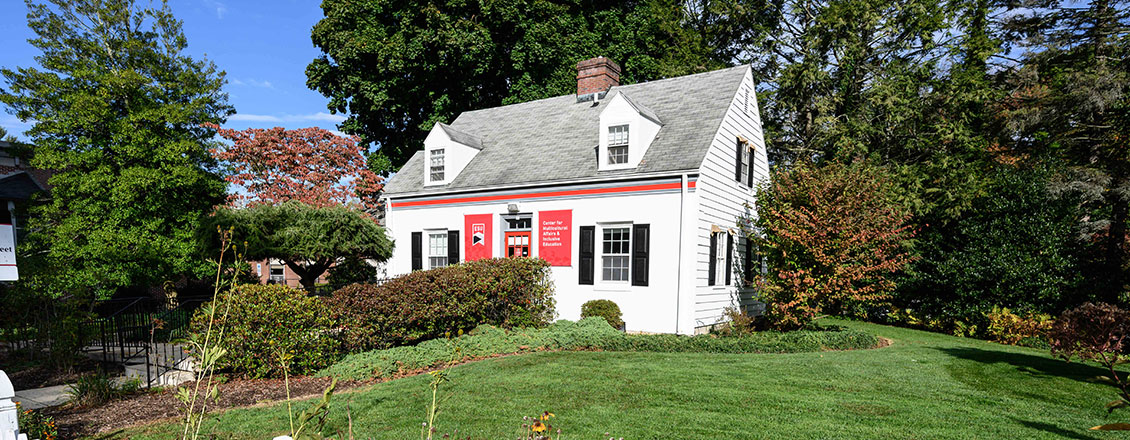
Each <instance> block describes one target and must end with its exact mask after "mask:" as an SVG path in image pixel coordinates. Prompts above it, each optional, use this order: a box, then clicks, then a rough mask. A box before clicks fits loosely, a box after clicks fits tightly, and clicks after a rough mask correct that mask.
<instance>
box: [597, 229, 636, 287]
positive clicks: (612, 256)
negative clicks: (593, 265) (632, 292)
mask: <svg viewBox="0 0 1130 440" xmlns="http://www.w3.org/2000/svg"><path fill="white" fill-rule="evenodd" d="M631 235H632V228H631V226H629V225H616V226H605V227H604V228H603V234H602V237H601V240H600V245H601V249H600V250H601V258H600V268H601V278H600V279H601V280H602V281H609V282H628V281H629V280H630V278H628V268H629V265H630V263H631V252H632V251H631V249H632V248H631Z"/></svg>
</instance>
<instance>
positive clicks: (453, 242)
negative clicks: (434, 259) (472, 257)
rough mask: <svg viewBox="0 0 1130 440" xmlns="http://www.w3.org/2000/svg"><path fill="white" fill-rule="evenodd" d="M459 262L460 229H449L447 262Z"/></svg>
mask: <svg viewBox="0 0 1130 440" xmlns="http://www.w3.org/2000/svg"><path fill="white" fill-rule="evenodd" d="M458 262H459V231H447V264H456V263H458Z"/></svg>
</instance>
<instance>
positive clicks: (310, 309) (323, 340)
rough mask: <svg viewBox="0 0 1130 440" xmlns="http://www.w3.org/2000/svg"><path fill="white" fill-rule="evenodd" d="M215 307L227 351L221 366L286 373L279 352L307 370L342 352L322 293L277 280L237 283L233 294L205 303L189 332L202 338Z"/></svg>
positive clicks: (292, 366)
mask: <svg viewBox="0 0 1130 440" xmlns="http://www.w3.org/2000/svg"><path fill="white" fill-rule="evenodd" d="M212 307H218V308H217V309H216V314H215V316H216V323H215V324H214V325H213V327H214V328H220V329H224V330H223V331H222V333H219V334H217V335H215V337H218V338H219V343H218V345H219V346H220V347H223V348H224V349H225V350H226V351H227V352H226V354H224V355H223V356H222V357H220V358H219V359H218V360H217V361H216V368H217V369H219V370H224V371H229V372H231V373H234V374H236V375H241V376H247V377H256V378H257V377H282V375H283V366H282V365H281V364H280V363H279V358H280V355H285V356H284V357H285V359H287V362H288V365H287V366H286V367H287V369H288V370H289V371H290V372H291V373H292V374H308V373H312V372H314V371H317V370H319V369H321V368H325V367H326V366H328V365H330V364H332V363H333V362H334V361H336V360H337V359H338V357H339V355H340V353H339V351H338V349H339V347H340V345H339V343H338V341H337V339H336V337H335V335H334V334H333V327H334V325H333V320H332V318H331V315H330V311H329V308H327V307H326V304H325V303H323V302H322V301H321V300H320V299H319V298H317V297H312V296H308V295H307V294H306V293H304V292H301V291H298V290H294V289H291V288H289V287H285V286H278V285H258V284H247V285H242V286H238V287H236V288H235V290H234V291H233V292H232V294H231V296H230V300H222V299H218V300H216V301H214V302H209V303H206V304H204V305H203V306H201V307H200V308H199V309H198V310H197V311H196V313H195V314H194V315H193V317H192V322H191V323H190V324H189V330H190V332H191V335H190V337H192V338H194V339H195V340H199V341H202V340H203V334H204V332H205V330H206V329H207V326H208V316H209V311H210V310H211V308H212Z"/></svg>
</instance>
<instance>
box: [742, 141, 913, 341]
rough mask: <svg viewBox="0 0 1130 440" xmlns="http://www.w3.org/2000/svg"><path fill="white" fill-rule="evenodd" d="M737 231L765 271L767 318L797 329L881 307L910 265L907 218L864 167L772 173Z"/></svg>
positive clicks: (883, 182)
mask: <svg viewBox="0 0 1130 440" xmlns="http://www.w3.org/2000/svg"><path fill="white" fill-rule="evenodd" d="M772 182H773V183H772V184H771V185H770V186H767V187H763V188H761V190H760V191H759V193H758V197H757V208H758V209H757V212H758V213H759V216H760V217H759V218H757V219H756V220H751V221H748V222H747V223H746V224H744V225H742V226H743V229H745V230H747V231H750V233H749V238H750V239H751V240H753V242H754V243H755V244H756V245H757V247H758V250H759V252H760V253H761V254H762V256H763V257H764V258H765V259H766V262H767V264H768V267H769V271H768V273H767V274H765V275H764V276H763V278H762V279H761V283H762V287H763V292H764V295H765V298H764V300H765V302H766V317H767V318H768V319H769V322H770V324H771V325H773V326H774V327H777V328H780V329H796V328H800V327H803V326H805V325H807V324H809V323H810V322H811V321H812V319H813V318H815V317H816V315H817V314H819V313H821V312H822V311H825V310H828V309H836V308H843V307H845V306H851V305H865V304H873V303H876V302H879V301H883V300H885V299H886V298H887V297H888V294H889V292H890V291H891V290H892V289H893V288H894V281H893V277H891V276H889V275H891V274H893V273H896V272H899V271H900V270H902V269H903V267H904V266H906V265H907V263H909V262H910V261H911V260H912V258H913V257H912V256H911V255H910V253H909V252H908V250H907V242H908V240H909V239H910V238H911V237H912V236H913V234H914V231H913V230H912V229H911V228H910V226H908V225H907V221H908V220H909V218H910V214H909V213H908V212H907V211H906V210H905V209H903V207H902V206H901V205H900V203H899V202H898V199H897V197H896V195H895V194H894V193H893V192H892V190H891V188H892V187H891V182H890V180H889V179H888V178H887V177H886V176H885V175H884V174H883V173H882V172H881V170H879V169H877V168H875V167H872V166H869V165H867V164H866V163H863V162H857V163H855V164H851V165H845V164H841V163H838V162H836V163H830V164H827V165H824V166H822V167H816V166H814V165H810V164H805V163H801V164H798V165H797V166H795V167H794V168H793V169H791V170H786V169H781V168H777V169H776V170H775V171H774V172H773V176H772Z"/></svg>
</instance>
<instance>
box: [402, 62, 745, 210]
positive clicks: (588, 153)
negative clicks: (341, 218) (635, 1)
mask: <svg viewBox="0 0 1130 440" xmlns="http://www.w3.org/2000/svg"><path fill="white" fill-rule="evenodd" d="M747 69H748V66H738V67H732V68H729V69H722V70H715V71H713V72H706V73H700V74H695V75H688V76H681V77H677V78H670V79H664V80H658V81H651V82H646V83H640V84H630V85H624V86H617V87H613V88H612V90H610V91H609V94H608V96H609V97H612V96H613V94H614V93H617V92H620V93H624V94H625V96H631V101H632V102H633V103H634V104H636V106H637V107H643V108H644V109H646V110H647V111H648V112H649V113H651V117H655V118H657V119H659V120H661V121H663V126H662V128H660V130H659V134H658V135H657V136H656V138H655V140H654V141H653V142H652V144H651V146H650V147H649V148H648V150H647V153H646V154H644V158H643V160H642V161H641V162H640V165H639V166H638V167H636V168H634V169H631V170H620V171H597V160H596V154H597V152H596V147H597V144H598V143H599V138H598V136H599V135H600V133H599V130H598V127H599V124H600V117H599V116H600V111H601V110H603V109H604V107H603V104H601V105H597V106H593V105H592V102H577V99H576V96H575V95H565V96H558V97H555V98H547V99H541V100H537V101H530V102H524V103H520V104H512V105H506V106H502V107H494V108H488V109H483V110H474V111H468V112H464V113H463V114H461V115H459V117H458V118H456V119H455V121H454V122H452V123H451V128H454V129H455V130H454V131H458V132H461V133H462V134H465V135H469V136H471V137H473V138H477V139H480V140H481V145H482V150H481V151H479V153H478V154H477V155H475V158H474V159H472V160H471V162H470V163H469V164H467V167H466V168H464V169H463V171H462V172H460V173H459V175H458V176H457V177H456V178H455V180H453V181H452V182H451V183H449V184H447V185H442V186H429V187H427V188H425V187H424V182H423V180H424V168H423V167H424V157H423V151H417V152H416V154H415V155H413V156H412V158H411V159H409V160H408V162H407V163H405V164H404V166H403V167H402V168H401V169H400V171H399V172H398V173H396V175H395V176H393V177H392V179H390V180H389V182H388V184H387V185H386V186H385V192H386V193H387V194H407V193H437V192H444V191H451V190H464V189H474V188H489V187H495V186H502V185H515V184H523V183H535V182H552V181H560V180H572V179H583V178H591V177H600V176H605V175H608V176H613V175H625V174H628V175H630V174H638V173H655V172H664V171H683V170H696V169H698V167H699V165H700V164H701V163H702V160H703V157H704V156H705V155H706V151H707V150H708V149H709V148H710V143H711V141H713V139H714V134H715V132H717V130H718V126H719V125H720V124H721V123H722V118H723V117H724V116H725V114H726V109H727V108H728V107H729V105H730V103H731V101H732V100H733V98H734V95H735V94H736V93H737V90H738V86H739V85H740V84H741V81H742V78H743V77H744V75H745V73H746V70H747ZM606 101H607V99H605V100H602V101H601V102H602V103H603V102H606ZM641 111H642V110H641ZM448 133H451V131H448ZM453 137H454V136H453ZM459 142H463V141H459Z"/></svg>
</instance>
